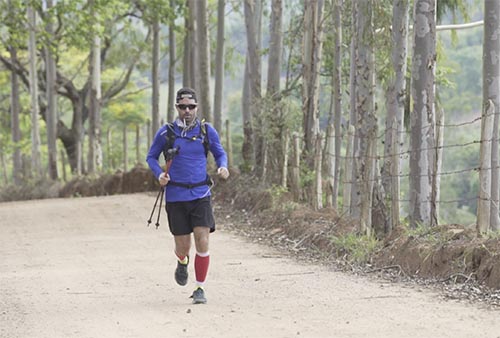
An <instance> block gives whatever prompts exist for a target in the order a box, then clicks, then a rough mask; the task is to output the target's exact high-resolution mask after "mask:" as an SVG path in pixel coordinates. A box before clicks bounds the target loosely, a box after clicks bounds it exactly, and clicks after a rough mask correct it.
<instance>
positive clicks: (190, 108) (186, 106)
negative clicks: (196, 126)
mask: <svg viewBox="0 0 500 338" xmlns="http://www.w3.org/2000/svg"><path fill="white" fill-rule="evenodd" d="M196 107H198V105H196V104H178V105H177V108H179V109H180V110H186V108H189V110H193V109H196Z"/></svg>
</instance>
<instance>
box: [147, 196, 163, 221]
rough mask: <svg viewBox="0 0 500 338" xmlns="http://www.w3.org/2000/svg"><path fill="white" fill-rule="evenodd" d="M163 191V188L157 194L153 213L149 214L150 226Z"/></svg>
mask: <svg viewBox="0 0 500 338" xmlns="http://www.w3.org/2000/svg"><path fill="white" fill-rule="evenodd" d="M161 188H163V187H161ZM162 191H163V189H160V190H158V195H156V201H155V205H154V206H153V210H151V215H149V219H148V226H149V225H150V224H151V219H152V218H153V214H154V213H155V209H156V205H157V204H158V199H159V198H160V195H162ZM160 209H161V207H160Z"/></svg>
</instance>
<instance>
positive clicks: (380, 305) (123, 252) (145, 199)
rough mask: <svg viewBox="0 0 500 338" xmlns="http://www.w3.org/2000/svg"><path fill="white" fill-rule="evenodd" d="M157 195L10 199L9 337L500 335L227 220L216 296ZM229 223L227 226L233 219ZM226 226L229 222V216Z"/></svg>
mask: <svg viewBox="0 0 500 338" xmlns="http://www.w3.org/2000/svg"><path fill="white" fill-rule="evenodd" d="M153 202H154V196H151V195H146V194H135V195H123V196H110V197H99V198H75V199H56V200H41V201H27V202H14V203H2V204H0V337H2V338H14V337H16V338H17V337H29V338H32V337H34V338H43V337H47V338H59V337H60V338H73V337H81V338H91V337H95V338H105V337H116V338H118V337H120V338H123V337H147V338H154V337H162V338H165V337H173V338H176V337H203V338H208V337H398V338H401V337H426V338H427V337H453V338H458V337H468V338H470V337H500V320H499V319H498V318H500V317H499V315H500V312H499V311H489V310H484V309H480V308H479V307H478V306H471V305H465V304H458V303H455V302H450V301H444V300H441V299H440V297H439V295H438V294H437V293H432V292H430V291H426V290H424V291H422V290H416V289H413V288H409V287H404V286H401V285H392V284H390V283H387V282H383V281H373V280H367V279H366V278H362V277H358V278H356V277H353V276H349V275H345V274H343V273H340V272H335V271H331V270H329V269H328V268H325V267H320V266H313V265H305V264H302V263H297V262H294V261H293V260H291V259H288V258H286V257H284V256H283V254H280V253H278V252H276V251H273V249H270V248H267V247H263V246H258V245H255V244H250V243H247V242H245V240H244V239H241V238H238V237H236V236H235V235H232V234H230V233H228V232H225V231H224V230H223V229H221V230H220V231H217V232H216V233H215V234H213V235H212V237H211V244H212V245H211V250H210V252H211V257H212V260H211V267H210V272H209V276H208V278H209V279H208V285H207V288H206V291H207V298H208V304H206V305H192V304H191V302H190V299H189V298H188V297H189V296H190V294H191V292H192V290H193V286H194V281H193V277H192V276H193V275H194V272H193V270H192V269H193V267H192V266H191V267H190V273H191V276H190V282H189V283H188V286H186V287H180V286H177V285H176V284H175V282H174V279H173V269H174V266H175V259H174V256H173V248H172V241H171V238H170V235H169V233H168V231H167V225H166V220H165V216H164V215H163V219H162V220H163V221H162V226H161V227H160V229H159V230H155V228H154V226H153V227H149V228H148V227H146V222H145V221H146V219H147V218H148V217H149V213H150V212H151V208H152V205H153ZM219 221H221V222H220V223H223V222H222V221H223V220H219ZM221 226H222V227H223V224H221Z"/></svg>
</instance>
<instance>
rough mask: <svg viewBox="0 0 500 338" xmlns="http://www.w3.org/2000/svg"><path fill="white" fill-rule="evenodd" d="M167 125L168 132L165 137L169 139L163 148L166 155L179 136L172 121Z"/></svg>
mask: <svg viewBox="0 0 500 338" xmlns="http://www.w3.org/2000/svg"><path fill="white" fill-rule="evenodd" d="M166 127H167V128H166V130H167V132H166V133H165V138H166V139H167V143H165V148H163V156H165V157H166V155H167V151H168V150H169V149H172V148H173V147H174V142H175V139H176V138H177V136H176V135H175V131H174V124H173V123H171V122H170V123H167V124H166Z"/></svg>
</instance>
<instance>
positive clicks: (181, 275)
mask: <svg viewBox="0 0 500 338" xmlns="http://www.w3.org/2000/svg"><path fill="white" fill-rule="evenodd" d="M188 264H189V259H188V263H186V264H182V263H181V262H179V261H177V269H175V281H176V282H177V284H179V285H186V284H187V281H188Z"/></svg>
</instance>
